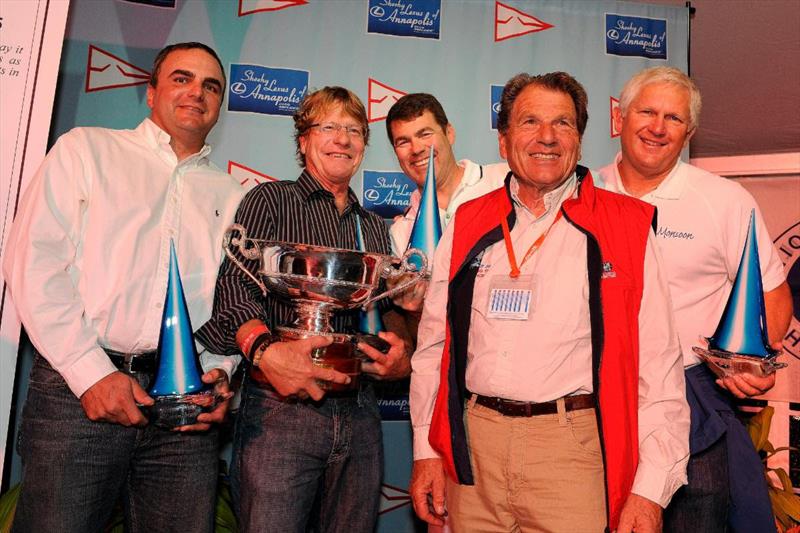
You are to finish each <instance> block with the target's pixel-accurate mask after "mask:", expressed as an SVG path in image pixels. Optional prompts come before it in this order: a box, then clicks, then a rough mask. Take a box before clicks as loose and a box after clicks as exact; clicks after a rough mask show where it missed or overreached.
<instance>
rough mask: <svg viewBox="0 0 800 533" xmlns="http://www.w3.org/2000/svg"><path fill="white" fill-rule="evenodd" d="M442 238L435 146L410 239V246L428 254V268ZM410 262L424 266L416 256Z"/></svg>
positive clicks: (429, 158)
mask: <svg viewBox="0 0 800 533" xmlns="http://www.w3.org/2000/svg"><path fill="white" fill-rule="evenodd" d="M441 238H442V222H441V221H440V220H439V200H438V199H437V198H436V171H435V169H434V165H433V146H431V151H430V156H429V157H428V175H427V176H426V177H425V187H424V188H423V189H422V197H421V198H420V201H419V210H418V211H417V218H416V219H414V227H413V229H412V230H411V238H410V239H409V240H408V247H409V248H417V249H419V250H422V251H423V252H424V253H425V255H427V256H428V269H429V270H430V268H431V264H432V262H433V253H434V252H435V251H436V245H438V244H439V239H441ZM409 262H410V263H412V264H414V265H415V266H416V267H417V268H421V267H422V261H420V259H419V258H418V257H416V256H412V257H411V258H409Z"/></svg>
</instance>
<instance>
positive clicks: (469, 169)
mask: <svg viewBox="0 0 800 533" xmlns="http://www.w3.org/2000/svg"><path fill="white" fill-rule="evenodd" d="M458 166H460V167H461V168H463V169H464V175H463V176H462V177H461V183H459V185H458V188H459V189H462V188H464V187H471V186H473V185H475V184H476V183H478V182H479V181H481V178H482V177H483V171H482V168H481V166H480V165H479V164H477V163H473V162H472V161H470V160H469V159H462V160H461V161H459V162H458Z"/></svg>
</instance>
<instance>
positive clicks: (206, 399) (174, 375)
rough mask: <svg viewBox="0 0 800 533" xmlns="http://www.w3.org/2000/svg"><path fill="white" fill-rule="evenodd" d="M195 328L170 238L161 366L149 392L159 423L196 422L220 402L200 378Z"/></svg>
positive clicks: (153, 415) (152, 416)
mask: <svg viewBox="0 0 800 533" xmlns="http://www.w3.org/2000/svg"><path fill="white" fill-rule="evenodd" d="M192 331H193V330H192V323H191V321H190V320H189V310H188V309H187V307H186V297H185V296H184V294H183V283H181V274H180V270H179V269H178V257H177V254H176V253H175V244H174V243H173V242H172V241H170V246H169V280H168V282H167V297H166V299H165V301H164V314H163V316H162V318H161V335H160V336H159V338H158V353H157V362H158V367H157V370H156V374H155V376H154V377H153V384H152V385H151V386H150V390H149V391H148V394H149V395H150V396H151V397H152V398H153V399H154V400H155V402H156V403H155V405H154V406H153V407H151V408H150V409H149V411H150V413H149V414H150V421H151V422H153V423H154V424H156V425H157V426H160V427H166V428H174V427H178V426H185V425H188V424H194V423H195V422H197V416H198V415H199V414H200V413H202V412H203V411H206V410H209V409H211V408H213V407H214V405H216V403H217V399H216V397H215V395H214V392H213V390H212V389H211V387H209V386H207V385H206V384H205V383H203V381H202V380H201V379H200V377H201V376H202V375H203V370H202V368H201V367H200V358H199V357H198V355H197V349H196V348H195V345H194V336H193V335H192Z"/></svg>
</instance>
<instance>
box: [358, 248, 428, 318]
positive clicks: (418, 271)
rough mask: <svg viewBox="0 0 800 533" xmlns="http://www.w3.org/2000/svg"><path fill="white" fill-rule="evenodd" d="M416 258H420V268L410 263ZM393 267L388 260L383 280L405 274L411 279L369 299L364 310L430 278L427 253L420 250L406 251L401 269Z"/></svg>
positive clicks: (383, 271)
mask: <svg viewBox="0 0 800 533" xmlns="http://www.w3.org/2000/svg"><path fill="white" fill-rule="evenodd" d="M414 256H416V257H418V258H419V262H420V263H421V265H420V266H419V267H418V266H417V265H415V264H414V263H412V262H411V261H410V259H411V258H412V257H414ZM392 265H393V263H392V262H391V261H388V260H387V262H386V264H385V265H384V266H383V269H382V272H381V277H382V278H387V279H389V278H391V279H394V278H397V277H400V276H403V275H405V274H411V276H410V278H409V279H407V280H406V281H404V282H402V283H399V284H398V285H396V286H394V287H393V288H391V289H389V290H386V291H383V292H382V293H380V294H378V295H376V296H372V297H371V298H369V299H367V300H366V301H365V302H364V303H363V304H361V307H362V308H363V309H366V308H367V306H368V305H369V304H371V303H372V302H374V301H376V300H380V299H381V298H387V297H389V296H394V295H395V294H397V293H400V292H403V291H404V290H406V289H407V288H409V287H410V286H412V285H413V284H415V283H416V282H418V281H421V280H425V279H429V278H430V274H429V273H428V256H427V255H425V252H423V251H422V250H420V249H419V248H409V249H408V250H406V253H404V254H403V257H401V258H400V268H393V266H392Z"/></svg>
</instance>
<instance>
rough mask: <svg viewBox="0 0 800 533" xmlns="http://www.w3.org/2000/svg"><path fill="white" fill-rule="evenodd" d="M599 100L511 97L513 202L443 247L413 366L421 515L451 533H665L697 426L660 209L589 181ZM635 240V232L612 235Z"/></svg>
mask: <svg viewBox="0 0 800 533" xmlns="http://www.w3.org/2000/svg"><path fill="white" fill-rule="evenodd" d="M586 104H587V98H586V92H585V91H584V89H583V87H582V86H581V85H580V84H579V83H578V82H577V81H576V80H575V79H574V78H572V76H570V75H568V74H566V73H563V72H554V73H550V74H544V75H541V76H530V75H528V74H520V75H517V76H515V77H514V78H512V79H511V80H510V81H509V82H508V83H507V84H506V86H505V88H504V90H503V97H502V100H501V105H502V107H501V110H500V120H499V124H498V129H499V134H498V135H499V148H500V154H501V155H502V156H503V157H504V158H505V159H506V160H507V161H508V164H509V166H510V168H511V173H510V174H509V176H508V177H507V178H506V181H505V184H504V187H503V188H501V189H498V190H495V191H493V192H490V193H489V194H486V195H485V196H482V197H480V198H477V199H475V200H473V201H471V202H468V203H466V204H464V205H462V206H461V207H460V208H459V210H458V211H457V213H456V217H455V219H454V221H453V222H452V223H451V224H450V225H449V226H448V227H447V229H446V230H445V233H444V236H443V237H442V240H441V242H440V243H439V248H438V250H437V253H436V259H435V262H434V266H433V275H432V279H431V284H430V288H429V290H428V293H427V295H426V299H425V306H424V309H423V315H422V321H421V323H420V329H419V344H418V349H417V351H416V353H415V354H414V357H413V358H412V366H413V373H412V377H411V416H412V423H413V426H414V467H413V473H412V480H411V488H410V493H411V498H412V501H413V503H414V509H415V510H416V512H417V514H418V515H419V516H420V517H421V518H423V519H424V520H426V521H428V522H430V523H432V524H441V523H442V518H443V516H444V514H445V496H446V501H447V511H448V512H449V516H450V523H451V525H452V526H453V529H454V530H455V531H459V532H461V531H515V530H545V531H581V532H591V531H597V532H601V531H605V530H606V527H608V528H610V529H611V530H616V531H618V532H621V533H622V532H624V533H630V532H631V531H634V530H635V531H637V532H645V531H646V532H656V531H659V528H660V520H661V508H662V507H663V506H665V505H666V504H667V502H668V501H669V499H670V497H671V496H672V494H673V493H674V492H675V490H677V488H678V487H679V486H680V485H681V484H683V483H685V478H686V470H685V469H686V459H687V455H688V446H687V435H688V428H689V414H688V408H687V405H686V401H685V398H684V396H683V393H682V391H683V374H682V372H681V368H680V354H679V351H678V340H677V336H676V335H675V330H674V327H673V324H672V319H671V314H670V311H669V298H668V293H667V288H666V284H665V282H664V280H663V278H662V276H661V273H660V267H659V263H658V257H657V254H656V252H655V244H654V236H653V232H652V230H651V222H652V219H653V215H654V212H653V209H652V207H650V206H647V205H646V204H643V203H641V202H637V201H635V200H632V199H630V198H625V197H622V196H620V195H615V194H609V193H607V192H605V191H601V190H596V189H595V188H594V186H593V184H592V178H591V175H590V173H589V171H588V169H586V168H584V167H581V166H579V165H578V164H577V163H578V159H579V158H580V147H581V137H582V134H583V131H584V129H585V127H586V120H587V116H588V115H587V112H586ZM623 223H624V226H625V228H626V229H625V231H617V230H615V229H613V228H616V227H618V225H622V224H623Z"/></svg>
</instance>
